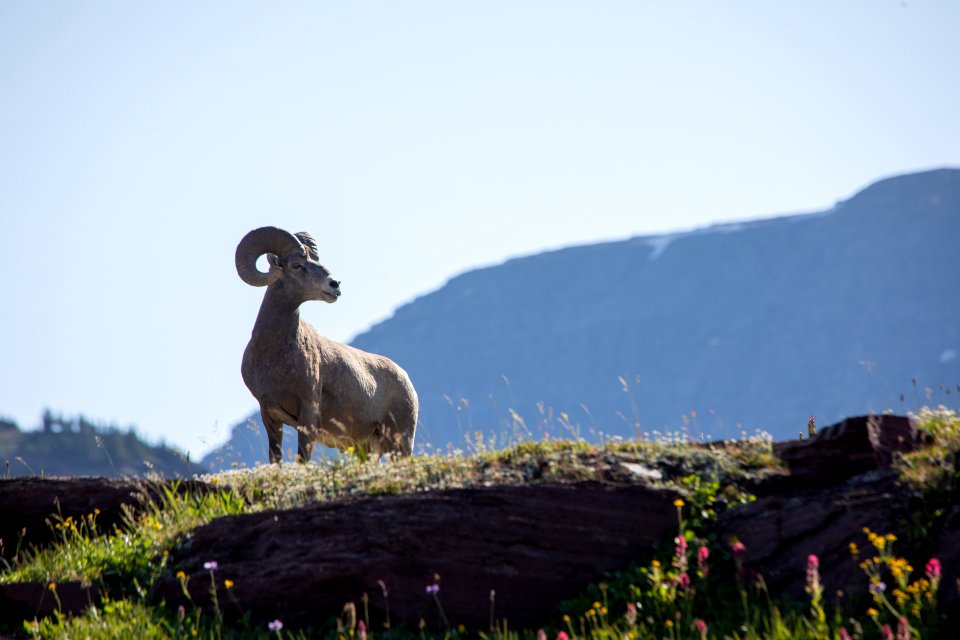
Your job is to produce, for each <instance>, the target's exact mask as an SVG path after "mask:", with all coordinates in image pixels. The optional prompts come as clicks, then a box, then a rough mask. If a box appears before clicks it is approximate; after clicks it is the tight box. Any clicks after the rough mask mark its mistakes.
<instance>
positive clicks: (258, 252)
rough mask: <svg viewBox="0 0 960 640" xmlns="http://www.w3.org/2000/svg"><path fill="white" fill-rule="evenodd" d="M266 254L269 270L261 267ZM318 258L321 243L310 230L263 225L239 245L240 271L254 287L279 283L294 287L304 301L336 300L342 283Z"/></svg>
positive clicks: (246, 236) (238, 269)
mask: <svg viewBox="0 0 960 640" xmlns="http://www.w3.org/2000/svg"><path fill="white" fill-rule="evenodd" d="M264 254H266V256H267V262H268V264H269V271H267V272H266V273H263V272H262V271H260V270H259V269H257V259H258V258H260V256H262V255H264ZM317 258H318V256H317V243H316V241H315V240H314V239H313V237H312V236H311V235H310V234H309V233H307V232H305V231H301V232H300V233H297V234H292V233H290V232H289V231H284V230H283V229H278V228H276V227H261V228H259V229H254V230H253V231H251V232H250V233H248V234H247V235H245V236H244V237H243V240H241V241H240V244H239V245H237V253H236V265H237V273H238V274H239V275H240V278H241V279H242V280H243V281H244V282H246V283H247V284H249V285H252V286H254V287H265V286H269V285H272V284H278V285H281V286H284V287H290V288H291V290H293V291H296V292H297V293H298V295H299V297H301V298H302V299H303V300H323V301H324V302H336V301H337V299H338V298H339V297H340V283H339V282H338V281H336V280H334V279H333V278H331V277H330V271H328V270H327V268H326V267H324V266H323V265H322V264H320V263H319V262H318V261H317Z"/></svg>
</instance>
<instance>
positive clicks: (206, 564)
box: [203, 560, 217, 571]
mask: <svg viewBox="0 0 960 640" xmlns="http://www.w3.org/2000/svg"><path fill="white" fill-rule="evenodd" d="M203 568H204V569H208V570H210V571H214V570H216V568H217V561H216V560H210V561H209V562H204V563H203Z"/></svg>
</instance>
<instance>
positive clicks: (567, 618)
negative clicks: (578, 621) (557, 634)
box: [563, 614, 570, 622]
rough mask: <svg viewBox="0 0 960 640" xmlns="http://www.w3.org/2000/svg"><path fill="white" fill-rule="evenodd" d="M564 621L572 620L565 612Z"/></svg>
mask: <svg viewBox="0 0 960 640" xmlns="http://www.w3.org/2000/svg"><path fill="white" fill-rule="evenodd" d="M563 621H564V622H570V616H568V615H567V614H563Z"/></svg>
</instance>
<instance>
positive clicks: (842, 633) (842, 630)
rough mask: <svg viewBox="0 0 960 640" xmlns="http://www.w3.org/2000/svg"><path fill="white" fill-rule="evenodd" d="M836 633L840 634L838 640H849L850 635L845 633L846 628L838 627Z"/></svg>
mask: <svg viewBox="0 0 960 640" xmlns="http://www.w3.org/2000/svg"><path fill="white" fill-rule="evenodd" d="M837 633H839V634H840V640H851V638H850V634H849V633H848V632H847V628H846V627H840V628H839V629H838V630H837Z"/></svg>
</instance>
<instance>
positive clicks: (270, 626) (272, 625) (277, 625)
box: [267, 619, 283, 631]
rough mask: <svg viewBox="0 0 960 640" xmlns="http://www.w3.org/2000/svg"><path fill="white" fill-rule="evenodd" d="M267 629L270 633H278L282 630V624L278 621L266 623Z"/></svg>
mask: <svg viewBox="0 0 960 640" xmlns="http://www.w3.org/2000/svg"><path fill="white" fill-rule="evenodd" d="M267 629H270V631H280V629H283V623H282V622H281V621H280V620H279V619H277V620H274V621H273V622H268V623H267Z"/></svg>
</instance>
